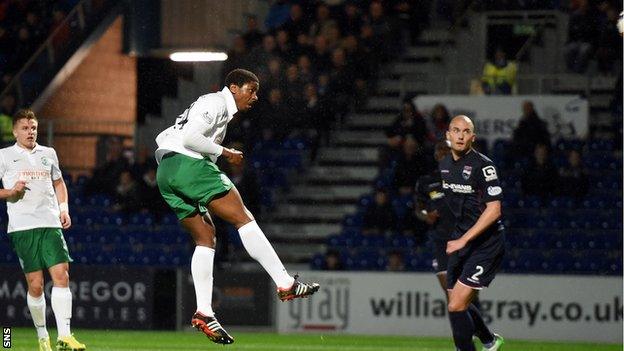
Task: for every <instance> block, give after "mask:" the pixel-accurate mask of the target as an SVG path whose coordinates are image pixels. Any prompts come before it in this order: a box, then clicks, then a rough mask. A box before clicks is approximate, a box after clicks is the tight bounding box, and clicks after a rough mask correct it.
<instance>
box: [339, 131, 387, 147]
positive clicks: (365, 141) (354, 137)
mask: <svg viewBox="0 0 624 351" xmlns="http://www.w3.org/2000/svg"><path fill="white" fill-rule="evenodd" d="M332 139H333V142H332V144H333V145H340V146H349V145H357V146H364V145H369V146H379V145H381V144H384V143H385V142H386V135H385V133H384V132H383V131H380V130H369V131H352V130H341V131H337V132H335V133H334V135H333V136H332Z"/></svg>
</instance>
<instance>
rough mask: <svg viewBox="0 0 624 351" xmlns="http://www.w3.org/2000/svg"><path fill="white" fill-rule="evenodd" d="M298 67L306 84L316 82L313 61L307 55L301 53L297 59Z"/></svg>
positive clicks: (300, 75)
mask: <svg viewBox="0 0 624 351" xmlns="http://www.w3.org/2000/svg"><path fill="white" fill-rule="evenodd" d="M297 68H298V69H299V77H300V78H301V81H302V82H303V83H304V84H309V83H314V82H315V80H316V77H315V76H316V74H315V72H314V69H313V68H312V62H311V61H310V57H308V56H307V55H301V56H299V58H298V59H297Z"/></svg>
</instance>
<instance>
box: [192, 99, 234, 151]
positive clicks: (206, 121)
mask: <svg viewBox="0 0 624 351" xmlns="http://www.w3.org/2000/svg"><path fill="white" fill-rule="evenodd" d="M194 105H195V106H191V107H190V108H189V111H188V119H187V122H186V124H185V125H184V127H183V128H182V144H183V145H184V147H186V148H188V149H191V150H193V151H195V152H199V153H200V154H202V155H216V156H221V153H222V152H223V146H221V145H219V144H217V143H215V142H214V140H212V139H210V138H207V137H206V136H205V135H204V134H205V133H206V132H207V131H208V130H210V129H211V128H213V125H214V124H215V123H216V121H217V115H218V114H219V113H223V112H224V110H225V109H224V107H223V106H220V104H219V103H218V101H214V100H213V101H206V102H202V103H201V104H194Z"/></svg>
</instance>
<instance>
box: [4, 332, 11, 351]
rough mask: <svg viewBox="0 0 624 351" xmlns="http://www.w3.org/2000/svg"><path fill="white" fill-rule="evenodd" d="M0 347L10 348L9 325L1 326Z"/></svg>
mask: <svg viewBox="0 0 624 351" xmlns="http://www.w3.org/2000/svg"><path fill="white" fill-rule="evenodd" d="M2 347H3V348H5V349H10V348H11V327H4V328H2Z"/></svg>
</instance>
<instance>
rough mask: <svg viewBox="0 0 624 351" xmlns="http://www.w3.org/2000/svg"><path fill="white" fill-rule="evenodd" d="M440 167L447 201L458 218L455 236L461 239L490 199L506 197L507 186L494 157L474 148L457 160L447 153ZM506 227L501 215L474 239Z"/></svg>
mask: <svg viewBox="0 0 624 351" xmlns="http://www.w3.org/2000/svg"><path fill="white" fill-rule="evenodd" d="M438 168H439V170H440V176H441V177H442V190H443V191H444V195H445V197H444V198H445V201H446V203H447V205H448V207H449V209H450V210H451V212H452V213H453V215H454V216H455V219H456V222H455V231H454V232H453V234H452V238H453V239H457V238H459V237H461V236H462V235H464V233H466V232H467V231H468V229H470V228H472V226H474V224H475V223H476V222H477V220H478V219H479V217H481V214H482V213H483V211H484V210H485V207H486V203H488V202H491V201H497V200H499V201H500V200H502V197H503V189H502V188H501V185H500V180H499V178H498V171H497V169H496V167H495V166H494V163H493V162H492V160H490V159H489V158H487V157H486V156H485V155H483V154H481V153H479V152H477V151H475V150H474V149H471V150H470V151H468V153H466V154H465V155H464V156H462V157H461V158H460V159H458V160H457V161H455V160H454V159H453V156H452V154H449V155H447V156H446V157H445V158H444V159H442V160H441V161H440V163H439V166H438ZM502 230H503V224H502V222H501V220H500V219H499V220H497V221H496V222H495V223H493V224H492V225H491V226H490V228H488V229H486V230H485V232H483V233H481V234H480V235H479V236H478V237H477V238H476V239H474V240H473V241H472V242H484V241H486V240H487V239H489V238H490V237H491V236H492V235H493V234H496V233H497V232H498V231H502Z"/></svg>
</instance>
